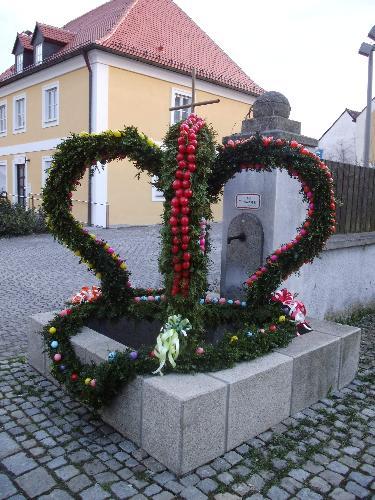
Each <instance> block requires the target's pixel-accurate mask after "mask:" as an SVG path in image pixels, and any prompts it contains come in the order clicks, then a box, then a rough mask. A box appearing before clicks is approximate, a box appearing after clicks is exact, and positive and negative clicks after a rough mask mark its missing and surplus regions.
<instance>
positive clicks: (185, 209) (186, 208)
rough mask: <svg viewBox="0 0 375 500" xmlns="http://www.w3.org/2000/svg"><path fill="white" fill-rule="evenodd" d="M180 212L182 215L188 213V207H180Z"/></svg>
mask: <svg viewBox="0 0 375 500" xmlns="http://www.w3.org/2000/svg"><path fill="white" fill-rule="evenodd" d="M181 213H182V215H189V214H190V208H189V207H182V208H181Z"/></svg>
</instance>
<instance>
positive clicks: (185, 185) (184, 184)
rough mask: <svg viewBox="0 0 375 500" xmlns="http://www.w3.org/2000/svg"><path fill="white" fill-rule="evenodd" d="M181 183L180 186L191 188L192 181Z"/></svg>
mask: <svg viewBox="0 0 375 500" xmlns="http://www.w3.org/2000/svg"><path fill="white" fill-rule="evenodd" d="M174 182H176V181H174ZM180 184H181V186H179V187H183V188H184V189H189V187H190V186H191V182H190V181H182V182H181V183H180Z"/></svg>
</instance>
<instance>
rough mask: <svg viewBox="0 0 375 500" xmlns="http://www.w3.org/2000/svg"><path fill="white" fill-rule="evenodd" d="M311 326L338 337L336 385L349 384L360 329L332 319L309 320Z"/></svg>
mask: <svg viewBox="0 0 375 500" xmlns="http://www.w3.org/2000/svg"><path fill="white" fill-rule="evenodd" d="M309 321H310V324H311V326H312V328H313V329H314V330H316V331H317V332H323V333H325V334H327V335H332V336H334V337H338V338H339V339H340V370H339V382H338V387H339V389H342V388H343V387H345V386H347V385H348V384H350V382H351V381H352V380H353V379H354V377H355V375H356V373H357V368H358V363H359V349H360V345H361V330H360V329H359V328H357V327H356V326H349V325H340V324H339V323H333V322H332V321H324V320H319V319H311V320H309Z"/></svg>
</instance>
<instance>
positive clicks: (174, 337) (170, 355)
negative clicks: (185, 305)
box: [153, 314, 191, 375]
mask: <svg viewBox="0 0 375 500" xmlns="http://www.w3.org/2000/svg"><path fill="white" fill-rule="evenodd" d="M189 330H191V324H190V321H189V320H188V319H186V318H184V319H182V317H181V315H180V314H178V315H174V316H169V318H168V322H167V323H166V324H165V325H164V326H163V327H162V328H161V330H160V333H159V335H158V338H157V339H156V347H155V349H154V353H155V356H156V357H157V358H158V359H159V363H160V364H159V367H158V369H157V370H155V371H154V372H153V374H154V375H156V374H157V373H159V374H160V375H163V373H162V369H163V368H164V366H165V364H166V362H167V360H168V361H169V363H170V364H171V366H172V368H175V367H176V359H177V358H178V356H179V354H180V338H179V335H183V336H184V337H186V336H187V332H188V331H189Z"/></svg>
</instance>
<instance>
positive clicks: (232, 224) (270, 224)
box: [220, 92, 318, 298]
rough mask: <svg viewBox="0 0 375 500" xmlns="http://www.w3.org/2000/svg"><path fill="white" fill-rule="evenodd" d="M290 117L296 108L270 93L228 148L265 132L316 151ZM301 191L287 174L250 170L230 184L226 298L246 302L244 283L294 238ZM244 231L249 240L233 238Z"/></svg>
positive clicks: (226, 198) (313, 141)
mask: <svg viewBox="0 0 375 500" xmlns="http://www.w3.org/2000/svg"><path fill="white" fill-rule="evenodd" d="M289 114H290V104H289V101H288V99H287V98H286V97H285V96H283V95H282V94H280V93H278V92H266V93H265V94H263V95H262V96H260V97H258V98H257V99H256V100H255V102H254V105H253V118H251V119H249V120H244V121H243V122H242V129H241V133H240V134H234V135H232V136H230V137H226V138H224V143H225V142H227V141H228V140H229V139H232V140H234V141H235V140H237V139H246V138H248V137H251V136H252V135H254V134H255V133H256V132H259V133H261V134H262V135H265V136H272V137H273V138H274V139H277V138H282V139H286V140H291V139H294V140H296V141H298V142H299V143H301V144H303V145H304V146H306V147H308V148H310V149H314V148H316V147H317V145H318V141H317V140H316V139H313V138H311V137H306V136H303V135H301V123H300V122H297V121H294V120H290V119H289ZM300 188H301V186H300V184H299V182H298V181H296V180H295V179H291V178H290V177H289V175H288V174H287V173H286V172H285V171H282V172H281V171H273V172H260V173H258V172H245V171H244V172H240V173H238V174H236V176H235V177H234V178H233V179H231V180H230V181H229V182H228V183H227V184H226V185H225V188H224V202H223V246H222V259H221V283H220V288H221V294H222V295H223V296H225V297H228V298H237V297H243V295H244V292H243V289H242V287H241V283H243V282H244V281H245V279H246V278H247V277H248V276H249V275H250V274H251V273H252V272H253V271H254V270H255V269H257V267H258V266H259V264H260V262H261V261H263V260H264V259H265V258H266V257H267V256H268V255H269V254H270V253H272V251H273V250H274V249H275V248H277V247H278V246H280V245H281V244H283V243H287V242H288V241H290V240H291V239H292V238H293V237H294V235H295V233H296V228H297V226H299V225H300V223H301V222H302V221H303V219H304V217H305V213H306V206H305V204H304V203H303V202H302V197H301V195H300V193H299V190H300ZM250 195H251V196H250ZM249 214H251V216H252V217H251V219H250V218H249V217H248V215H249ZM245 215H246V217H244V216H245ZM238 216H240V217H239V218H238V219H236V217H238ZM242 220H243V222H241V221H242ZM250 220H251V221H252V222H250ZM236 221H237V222H236ZM246 221H247V222H246ZM241 228H247V229H246V231H244V232H245V233H246V234H245V236H246V239H245V240H243V239H242V240H241V239H231V238H233V237H236V236H239V234H240V233H241V231H242V229H241ZM253 228H257V229H256V230H254V229H253ZM259 228H261V229H262V231H261V232H262V235H263V237H262V238H260V237H259ZM235 232H238V233H239V234H234V233H235ZM228 237H229V243H228ZM246 249H248V250H249V251H248V252H247V251H246ZM259 256H261V257H260V261H259Z"/></svg>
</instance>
